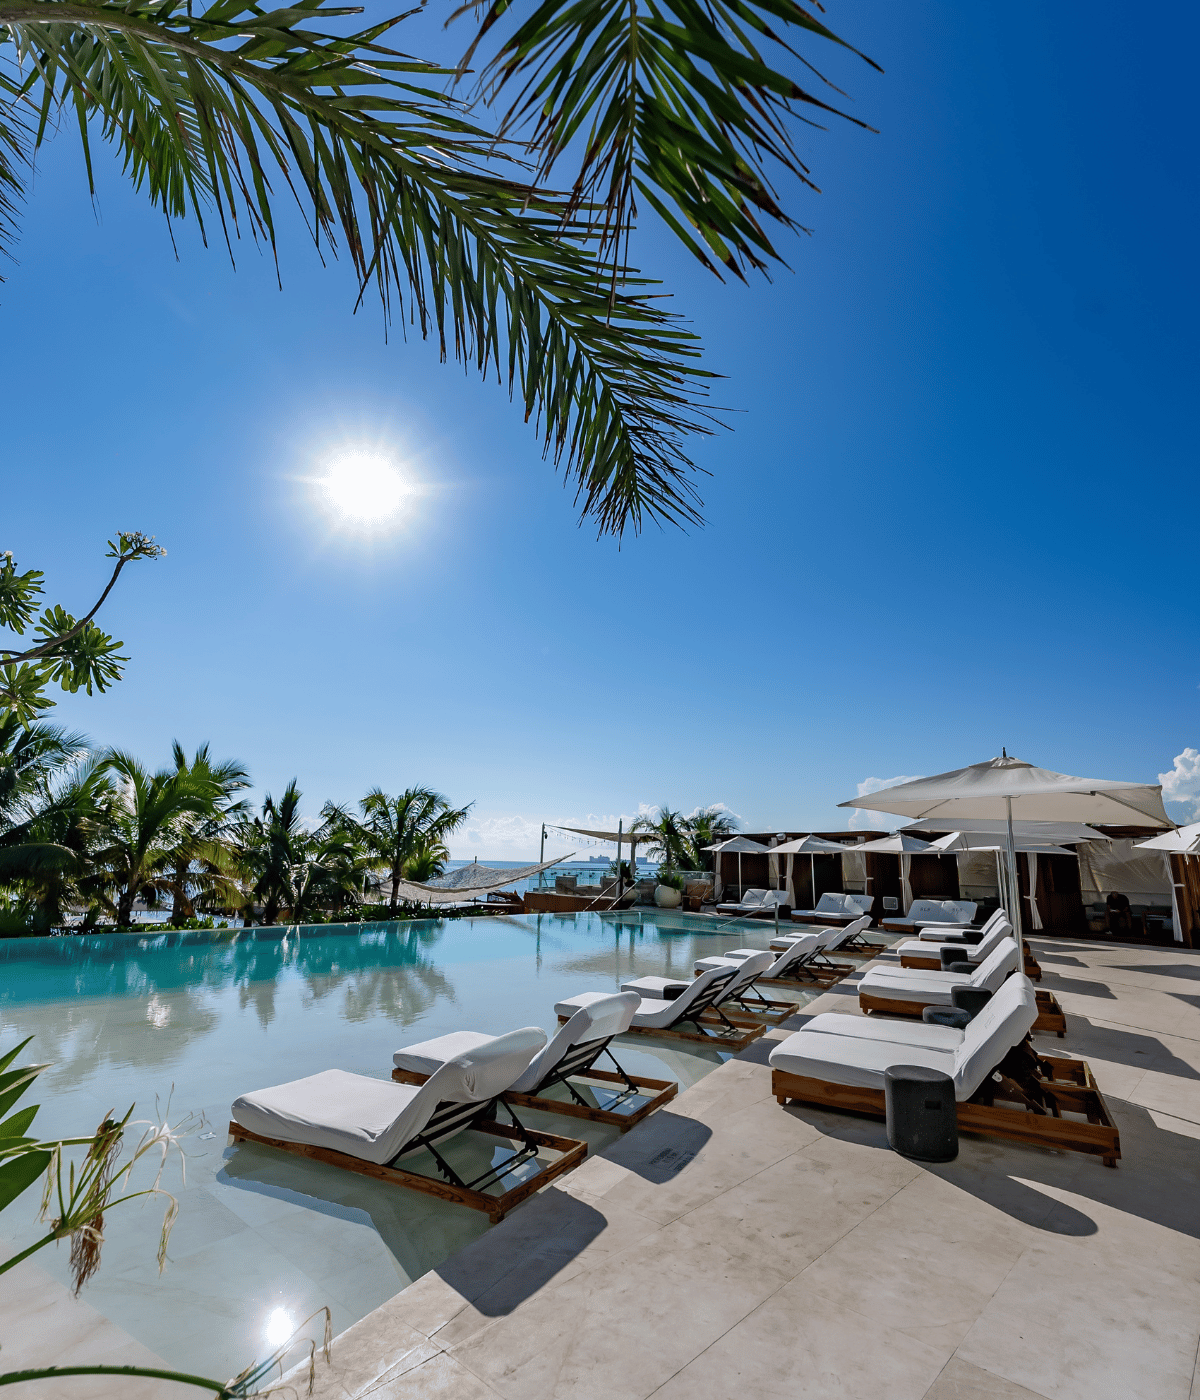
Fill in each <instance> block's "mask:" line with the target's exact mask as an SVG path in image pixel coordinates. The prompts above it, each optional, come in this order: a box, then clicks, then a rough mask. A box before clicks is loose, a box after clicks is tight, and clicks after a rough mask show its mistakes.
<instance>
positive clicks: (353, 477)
mask: <svg viewBox="0 0 1200 1400" xmlns="http://www.w3.org/2000/svg"><path fill="white" fill-rule="evenodd" d="M318 484H319V485H320V487H321V489H322V491H323V492H324V495H325V500H326V502H327V503H328V505H329V507H330V509H331V510H332V511H334V512H335V513H336V514H337V515H339V516H340V517H341V518H342V519H343V520H345V521H346V522H347V524H353V525H359V526H366V527H372V526H380V525H386V524H388V523H390V522H391V521H393V520H394V519H395V517H396V516H397V515H398V514H399V513H400V511H401V509H402V508H403V506H404V504H405V502H406V500H407V499H408V497H409V496H410V495H412V487H411V483H410V482H409V481H408V480H407V479H406V478H405V477H404V476H403V475H402V474H401V473H400V472H399V471H398V470H397V469H396V466H395V464H394V463H393V461H392V459H391V458H390V457H388V456H387V455H385V454H384V453H380V452H363V451H352V452H342V453H339V454H338V455H337V456H334V457H331V458H330V459H329V461H328V466H327V468H326V472H325V475H324V476H322V477H320V478H319V481H318Z"/></svg>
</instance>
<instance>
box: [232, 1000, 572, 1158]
mask: <svg viewBox="0 0 1200 1400" xmlns="http://www.w3.org/2000/svg"><path fill="white" fill-rule="evenodd" d="M545 1043H546V1033H545V1032H544V1031H543V1030H542V1029H541V1028H540V1027H538V1026H525V1027H523V1028H522V1029H521V1030H519V1031H511V1032H510V1033H509V1034H508V1035H501V1036H496V1037H494V1038H489V1040H488V1041H487V1043H486V1044H483V1045H479V1046H476V1047H475V1048H474V1049H473V1050H469V1051H467V1052H465V1053H463V1054H460V1055H457V1056H456V1057H455V1058H454V1059H452V1060H450V1061H448V1062H447V1063H446V1064H444V1065H443V1066H442V1067H441V1069H439V1070H438V1071H437V1073H435V1074H433V1075H432V1076H431V1077H430V1078H429V1079H428V1080H427V1081H426V1082H425V1083H424V1084H422V1085H420V1086H417V1085H413V1084H394V1083H392V1081H391V1080H390V1079H371V1078H369V1077H368V1076H367V1075H363V1074H348V1073H347V1072H346V1071H345V1070H340V1069H327V1070H324V1071H322V1072H321V1073H320V1074H313V1075H309V1077H308V1078H307V1079H294V1080H292V1082H291V1083H289V1084H277V1085H275V1086H274V1087H272V1088H269V1089H259V1090H257V1091H255V1092H254V1093H250V1094H243V1095H242V1096H241V1097H240V1098H238V1099H235V1100H234V1103H233V1108H232V1115H233V1119H234V1122H236V1123H240V1124H241V1125H242V1127H243V1128H248V1129H249V1130H250V1131H251V1132H252V1133H258V1134H260V1135H261V1136H262V1137H271V1138H279V1139H281V1140H282V1141H284V1142H301V1143H306V1144H308V1145H309V1146H312V1147H326V1148H331V1149H332V1150H333V1151H335V1152H346V1153H348V1154H349V1155H350V1156H352V1157H361V1158H363V1159H364V1160H365V1161H368V1162H378V1163H384V1162H390V1161H391V1160H392V1159H393V1158H394V1157H396V1156H397V1155H399V1153H400V1152H401V1151H403V1150H404V1148H405V1146H406V1144H407V1143H409V1142H410V1141H411V1139H412V1138H414V1137H416V1136H417V1135H418V1134H419V1133H420V1131H421V1129H422V1128H423V1127H424V1126H425V1125H426V1123H428V1122H429V1120H430V1118H431V1117H432V1116H433V1114H434V1111H435V1110H436V1108H437V1106H438V1104H439V1103H442V1102H450V1103H483V1102H486V1101H487V1100H488V1099H492V1098H495V1097H496V1096H497V1095H498V1094H502V1093H503V1092H504V1091H505V1090H506V1089H507V1088H509V1086H510V1085H511V1084H512V1083H513V1081H514V1080H515V1079H516V1078H517V1077H518V1076H519V1075H521V1074H522V1073H524V1071H525V1069H526V1067H527V1066H528V1064H529V1062H530V1060H532V1059H533V1057H534V1055H535V1054H536V1053H537V1052H538V1051H539V1050H540V1049H541V1048H542V1046H543V1045H545Z"/></svg>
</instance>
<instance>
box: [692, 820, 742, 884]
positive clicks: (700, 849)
mask: <svg viewBox="0 0 1200 1400" xmlns="http://www.w3.org/2000/svg"><path fill="white" fill-rule="evenodd" d="M685 824H686V827H687V835H688V848H689V858H690V860H691V861H692V869H693V870H711V869H712V867H713V857H712V852H711V851H709V850H706V849H705V847H707V846H715V845H716V843H717V842H718V841H725V840H727V839H728V838H729V837H730V836H732V835H733V834H734V833H735V832H736V831H737V829H738V824H737V819H736V818H735V817H733V816H731V815H730V813H728V812H725V811H723V810H722V809H721V808H720V807H701V808H699V809H698V810H697V811H695V812H693V813H692V815H691V816H690V817H688V818H687V820H686V823H685Z"/></svg>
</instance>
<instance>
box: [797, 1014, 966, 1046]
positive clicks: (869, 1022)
mask: <svg viewBox="0 0 1200 1400" xmlns="http://www.w3.org/2000/svg"><path fill="white" fill-rule="evenodd" d="M804 1030H805V1031H806V1032H807V1031H820V1032H821V1033H822V1034H824V1035H849V1036H855V1037H857V1038H858V1039H859V1040H886V1041H888V1042H889V1043H891V1044H893V1045H918V1046H923V1047H925V1048H926V1049H929V1050H957V1049H958V1047H959V1046H960V1045H961V1044H962V1041H963V1035H964V1032H963V1031H960V1030H956V1029H955V1028H954V1027H953V1026H927V1025H925V1024H924V1022H922V1021H884V1020H880V1019H879V1017H877V1016H850V1015H847V1014H846V1012H844V1011H823V1012H822V1013H821V1014H820V1015H819V1016H814V1017H813V1018H812V1020H811V1021H809V1022H807V1023H806V1024H805V1026H804Z"/></svg>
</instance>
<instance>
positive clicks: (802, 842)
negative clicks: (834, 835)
mask: <svg viewBox="0 0 1200 1400" xmlns="http://www.w3.org/2000/svg"><path fill="white" fill-rule="evenodd" d="M768 849H769V851H770V853H771V855H773V856H811V855H818V856H844V855H845V854H846V852H847V851H848V850H850V849H854V850H856V851H861V850H862V847H861V846H855V847H853V848H851V847H849V846H847V845H846V843H845V842H844V841H826V840H825V838H824V837H823V836H798V837H797V838H796V840H795V841H785V842H783V844H782V845H779V846H771V847H768Z"/></svg>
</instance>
